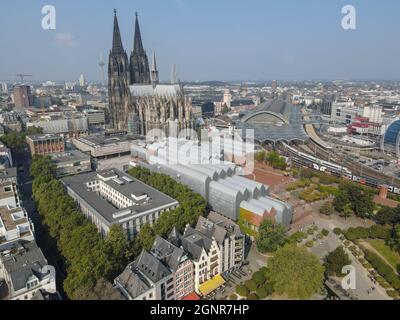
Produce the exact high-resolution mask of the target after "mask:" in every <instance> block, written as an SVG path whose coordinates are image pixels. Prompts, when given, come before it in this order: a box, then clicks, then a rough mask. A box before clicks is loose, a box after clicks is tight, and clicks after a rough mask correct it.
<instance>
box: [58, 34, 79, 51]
mask: <svg viewBox="0 0 400 320" xmlns="http://www.w3.org/2000/svg"><path fill="white" fill-rule="evenodd" d="M55 41H56V43H57V45H59V46H60V47H63V48H74V47H77V46H78V43H77V42H76V40H75V37H74V36H73V35H72V34H70V33H57V34H56V37H55Z"/></svg>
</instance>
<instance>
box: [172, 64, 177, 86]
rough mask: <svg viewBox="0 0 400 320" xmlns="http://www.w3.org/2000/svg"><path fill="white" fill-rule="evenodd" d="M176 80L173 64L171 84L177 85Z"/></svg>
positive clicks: (174, 65)
mask: <svg viewBox="0 0 400 320" xmlns="http://www.w3.org/2000/svg"><path fill="white" fill-rule="evenodd" d="M177 83H178V79H177V75H176V64H173V65H172V67H171V84H177Z"/></svg>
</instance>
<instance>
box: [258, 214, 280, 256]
mask: <svg viewBox="0 0 400 320" xmlns="http://www.w3.org/2000/svg"><path fill="white" fill-rule="evenodd" d="M285 233H286V229H285V228H284V227H283V226H282V225H280V224H276V223H274V222H273V221H272V220H271V219H264V221H263V222H262V223H261V225H260V227H259V229H258V235H257V238H256V243H257V249H258V250H259V251H260V252H263V253H265V252H272V251H275V250H276V249H277V248H278V247H279V246H280V245H282V244H283V243H284V242H285Z"/></svg>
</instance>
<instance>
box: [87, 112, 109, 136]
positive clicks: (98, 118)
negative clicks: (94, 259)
mask: <svg viewBox="0 0 400 320" xmlns="http://www.w3.org/2000/svg"><path fill="white" fill-rule="evenodd" d="M83 113H84V114H85V115H86V117H87V123H88V127H89V131H95V130H104V129H105V126H106V118H105V114H104V111H103V110H94V109H90V110H85V111H83Z"/></svg>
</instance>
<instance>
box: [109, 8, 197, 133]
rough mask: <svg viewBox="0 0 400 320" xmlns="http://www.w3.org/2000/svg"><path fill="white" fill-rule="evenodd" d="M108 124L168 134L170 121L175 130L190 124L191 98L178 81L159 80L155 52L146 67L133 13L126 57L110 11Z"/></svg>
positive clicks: (145, 58) (139, 34) (133, 130)
mask: <svg viewBox="0 0 400 320" xmlns="http://www.w3.org/2000/svg"><path fill="white" fill-rule="evenodd" d="M108 76H109V80H108V93H109V105H110V118H111V123H110V126H111V127H112V128H113V129H115V130H129V131H131V132H133V133H140V134H143V135H145V134H147V133H149V131H151V130H152V129H160V130H163V131H164V132H165V133H167V134H168V128H169V127H170V123H171V122H174V123H175V125H176V129H177V130H182V129H187V128H190V127H191V102H190V100H189V99H187V98H186V97H185V94H184V91H183V88H182V86H180V85H178V84H173V83H172V84H159V83H158V70H157V65H156V58H155V54H154V55H153V64H152V68H151V73H150V68H149V63H148V58H147V54H146V51H145V50H144V47H143V44H142V39H141V33H140V28H139V22H138V17H137V15H136V23H135V37H134V46H133V51H132V54H131V57H130V60H128V56H127V54H126V51H125V50H124V48H123V45H122V41H121V34H120V30H119V26H118V19H117V16H116V12H115V11H114V32H113V46H112V50H111V51H110V56H109V65H108Z"/></svg>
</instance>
